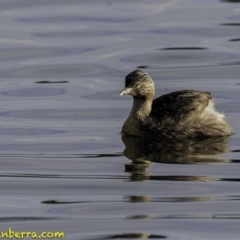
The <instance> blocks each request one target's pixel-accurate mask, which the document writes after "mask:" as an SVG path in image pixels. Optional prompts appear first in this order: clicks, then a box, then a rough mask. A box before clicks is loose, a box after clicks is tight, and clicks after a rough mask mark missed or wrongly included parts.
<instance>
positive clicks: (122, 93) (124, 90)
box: [120, 87, 132, 96]
mask: <svg viewBox="0 0 240 240" xmlns="http://www.w3.org/2000/svg"><path fill="white" fill-rule="evenodd" d="M131 90H132V88H128V87H125V88H124V89H123V90H122V91H121V92H120V96H122V95H127V94H130V92H131Z"/></svg>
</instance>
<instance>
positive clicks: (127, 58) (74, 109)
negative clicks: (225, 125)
mask: <svg viewBox="0 0 240 240" xmlns="http://www.w3.org/2000/svg"><path fill="white" fill-rule="evenodd" d="M0 22H1V24H0V49H1V54H0V63H1V64H0V136H1V137H0V165H1V169H0V182H1V184H0V185H1V188H0V210H1V217H0V233H1V232H7V231H8V229H9V228H11V229H12V230H13V231H15V232H26V231H31V232H36V233H38V234H40V233H41V232H46V231H50V232H56V231H58V232H64V233H65V239H82V240H85V239H91V240H93V239H94V240H95V239H96V240H98V239H169V240H214V239H217V240H221V239H222V240H226V239H231V240H235V239H236V240H238V239H239V236H240V228H239V226H240V208H239V206H240V184H239V183H240V177H239V172H240V165H238V164H239V163H240V160H239V159H240V147H239V146H240V127H239V119H240V66H239V65H240V3H239V1H217V0H208V1H203V0H194V1H187V0H170V1H169V0H166V1H164V0H163V1H157V0H150V1H143V0H142V1H141V0H140V1H134V0H131V1H118V0H108V1H104V0H98V1H95V0H93V1H77V0H68V1H64V0H52V1H31V0H22V1H19V0H3V1H1V2H0ZM136 68H139V69H143V70H146V71H147V72H148V73H149V74H150V75H151V76H152V78H153V79H154V81H155V85H156V95H157V96H158V95H161V94H164V93H167V92H170V91H175V90H181V89H196V90H202V91H210V92H212V94H213V96H214V97H215V99H216V108H217V109H218V110H219V111H221V112H223V113H225V114H226V115H227V116H228V121H229V122H230V124H231V125H232V127H233V129H234V132H235V134H234V135H233V136H231V137H230V138H229V139H215V140H206V141H201V142H195V141H181V142H164V141H163V142H157V143H152V142H144V141H141V140H139V139H131V138H122V137H121V135H120V133H119V132H120V129H121V126H122V124H123V122H124V120H125V119H126V117H127V115H128V113H129V111H130V108H131V104H132V99H131V98H130V97H120V96H119V92H120V91H121V90H122V88H123V86H124V77H125V76H126V75H127V74H128V73H129V72H131V71H133V70H135V69H136Z"/></svg>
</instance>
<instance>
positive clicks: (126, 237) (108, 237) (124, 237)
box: [98, 233, 167, 240]
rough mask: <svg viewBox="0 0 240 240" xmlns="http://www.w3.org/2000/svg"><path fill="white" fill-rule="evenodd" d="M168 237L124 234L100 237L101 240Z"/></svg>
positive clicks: (163, 237)
mask: <svg viewBox="0 0 240 240" xmlns="http://www.w3.org/2000/svg"><path fill="white" fill-rule="evenodd" d="M166 238H167V236H163V235H155V234H154V235H153V234H149V233H122V234H116V235H111V236H105V237H100V238H98V240H101V239H166Z"/></svg>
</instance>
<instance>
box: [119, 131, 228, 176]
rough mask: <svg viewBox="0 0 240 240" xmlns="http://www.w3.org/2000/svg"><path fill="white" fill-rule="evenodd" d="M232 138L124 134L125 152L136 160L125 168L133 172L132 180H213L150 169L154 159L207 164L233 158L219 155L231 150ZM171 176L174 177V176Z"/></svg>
mask: <svg viewBox="0 0 240 240" xmlns="http://www.w3.org/2000/svg"><path fill="white" fill-rule="evenodd" d="M228 140H229V139H228V138H211V139H210V138H209V139H181V140H177V139H176V140H171V141H170V140H165V139H162V140H161V139H160V140H159V139H157V140H154V139H145V138H137V137H131V136H127V135H122V141H123V143H124V145H125V149H124V152H123V154H124V156H125V157H126V158H128V159H130V160H131V161H132V162H131V163H129V164H126V165H125V172H127V173H130V174H131V180H142V181H144V180H149V179H150V178H151V179H152V180H154V179H153V178H156V179H155V180H175V181H179V180H183V181H194V179H195V178H197V179H195V181H209V180H211V179H209V177H204V176H203V177H200V176H198V177H195V176H171V177H170V176H156V177H154V176H151V174H150V173H149V172H147V171H146V169H147V168H148V167H149V166H151V165H152V163H153V162H158V163H173V164H206V163H221V162H229V160H225V159H220V158H217V157H216V156H215V155H217V154H222V153H227V152H229V151H230V149H229V147H228V146H227V143H228ZM170 178H171V179H170Z"/></svg>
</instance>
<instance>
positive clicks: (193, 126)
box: [120, 70, 232, 138]
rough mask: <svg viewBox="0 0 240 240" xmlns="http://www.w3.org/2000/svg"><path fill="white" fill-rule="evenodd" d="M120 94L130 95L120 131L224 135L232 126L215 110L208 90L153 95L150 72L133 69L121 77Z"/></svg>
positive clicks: (147, 134)
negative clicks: (123, 82)
mask: <svg viewBox="0 0 240 240" xmlns="http://www.w3.org/2000/svg"><path fill="white" fill-rule="evenodd" d="M120 95H121V96H122V95H131V96H132V97H133V105H132V109H131V111H130V114H129V116H128V118H127V119H126V121H125V122H124V124H123V126H122V130H121V133H122V134H127V135H132V136H137V137H151V136H152V137H160V138H161V137H163V138H199V137H200V138H201V137H225V136H230V135H231V134H232V129H231V127H230V125H229V124H228V123H227V121H226V119H225V115H224V114H222V113H219V112H218V111H216V110H215V107H214V99H213V97H212V95H211V93H209V92H201V91H196V90H180V91H175V92H170V93H168V94H165V95H162V96H160V97H158V98H156V99H154V95H155V87H154V82H153V80H152V78H151V77H150V75H149V74H148V73H147V72H145V71H142V70H135V71H133V72H131V73H129V74H128V75H127V76H126V78H125V88H124V89H123V90H122V91H121V92H120Z"/></svg>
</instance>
